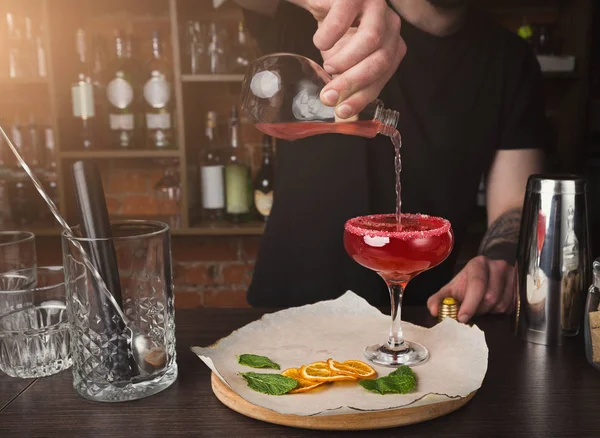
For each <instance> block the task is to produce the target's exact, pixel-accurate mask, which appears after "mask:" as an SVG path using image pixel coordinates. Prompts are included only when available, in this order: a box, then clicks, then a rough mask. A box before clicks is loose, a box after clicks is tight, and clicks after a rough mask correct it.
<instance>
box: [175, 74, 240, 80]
mask: <svg viewBox="0 0 600 438" xmlns="http://www.w3.org/2000/svg"><path fill="white" fill-rule="evenodd" d="M243 80H244V75H233V74H231V75H229V74H227V75H221V74H214V75H213V74H207V75H182V76H181V81H182V82H242V81H243Z"/></svg>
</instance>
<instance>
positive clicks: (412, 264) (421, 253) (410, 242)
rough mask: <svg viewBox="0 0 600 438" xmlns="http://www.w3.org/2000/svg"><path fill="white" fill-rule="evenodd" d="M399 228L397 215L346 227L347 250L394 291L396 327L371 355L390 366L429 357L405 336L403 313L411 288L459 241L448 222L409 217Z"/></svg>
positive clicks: (366, 219)
mask: <svg viewBox="0 0 600 438" xmlns="http://www.w3.org/2000/svg"><path fill="white" fill-rule="evenodd" d="M401 223H402V225H400V226H398V223H397V220H396V216H395V215H394V214H383V215H374V216H361V217H357V218H354V219H350V220H349V221H348V222H346V226H345V228H344V246H345V247H346V251H347V252H348V254H349V255H350V256H351V257H352V258H353V259H354V260H355V261H356V262H357V263H359V264H361V265H362V266H364V267H366V268H369V269H372V270H373V271H375V272H377V273H378V274H379V275H380V276H381V277H382V278H383V279H384V280H385V282H386V284H387V285H388V288H389V290H390V298H391V302H392V326H391V328H390V335H389V339H388V341H387V342H386V343H385V344H384V345H371V346H369V347H367V348H366V349H365V356H366V357H367V358H368V359H369V360H371V361H372V362H374V363H377V364H379V365H387V366H399V365H416V364H418V363H421V362H424V361H426V360H427V358H428V357H429V352H428V351H427V349H426V348H425V347H424V346H422V345H420V344H417V343H416V342H408V341H405V340H404V338H403V337H402V327H401V318H400V309H401V306H402V294H403V292H404V288H405V287H406V284H407V283H408V282H409V281H410V280H411V279H412V278H414V277H415V276H416V275H418V274H420V273H421V272H423V271H426V270H427V269H431V268H433V267H434V266H437V265H439V264H440V263H441V262H443V261H444V260H445V259H446V257H448V255H449V254H450V252H451V251H452V246H453V243H454V236H453V234H452V228H451V227H450V222H448V221H447V220H446V219H442V218H438V217H433V216H426V215H412V214H403V215H402V217H401Z"/></svg>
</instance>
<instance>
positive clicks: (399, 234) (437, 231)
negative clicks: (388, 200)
mask: <svg viewBox="0 0 600 438" xmlns="http://www.w3.org/2000/svg"><path fill="white" fill-rule="evenodd" d="M394 216H395V214H393V213H388V214H372V215H367V216H357V217H354V218H352V219H349V220H348V221H347V222H346V225H345V226H344V229H345V230H346V231H347V232H349V233H352V234H354V235H357V236H361V237H362V236H369V237H392V238H394V239H403V240H409V239H422V238H427V237H437V236H441V235H442V234H446V233H448V232H449V231H450V229H451V226H450V221H448V220H447V219H444V218H441V217H437V216H429V215H426V214H410V213H402V214H401V218H407V219H416V220H419V219H425V220H433V225H435V222H438V223H439V227H437V228H432V229H430V230H426V231H375V230H372V229H369V228H365V227H362V226H360V225H356V222H357V221H358V220H359V219H360V220H370V219H380V218H386V217H394Z"/></svg>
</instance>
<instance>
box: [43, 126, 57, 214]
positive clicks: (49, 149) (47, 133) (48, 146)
mask: <svg viewBox="0 0 600 438" xmlns="http://www.w3.org/2000/svg"><path fill="white" fill-rule="evenodd" d="M44 144H45V148H44V149H45V152H46V169H45V171H46V172H45V183H46V184H45V185H46V191H47V193H48V196H50V199H52V201H53V202H54V204H55V205H56V206H57V207H58V163H57V160H56V144H55V143H54V129H52V128H50V127H47V128H46V129H45V130H44ZM48 211H49V210H48Z"/></svg>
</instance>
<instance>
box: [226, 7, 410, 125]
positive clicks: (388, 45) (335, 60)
mask: <svg viewBox="0 0 600 438" xmlns="http://www.w3.org/2000/svg"><path fill="white" fill-rule="evenodd" d="M279 1H283V0H236V2H237V3H238V4H239V5H240V6H241V7H243V8H246V9H248V10H251V11H254V12H258V13H262V14H265V15H270V16H274V15H275V14H276V12H277V7H278V5H279ZM288 1H289V2H290V3H294V4H295V5H297V6H300V7H302V8H304V9H306V10H307V11H309V12H310V13H311V14H312V15H313V16H314V17H315V19H316V20H317V22H318V24H319V28H318V30H317V32H316V33H315V34H314V37H313V42H314V44H315V46H316V47H317V48H318V49H319V50H320V51H321V55H322V56H323V61H324V62H323V67H324V68H325V70H326V71H327V72H328V73H329V74H331V75H334V76H335V78H334V79H333V80H332V81H331V82H330V83H329V84H328V85H327V86H326V87H325V88H323V90H322V91H321V100H322V101H323V103H324V104H325V105H329V106H335V107H336V114H337V115H338V117H340V118H342V119H346V118H349V117H351V116H353V115H355V114H358V113H359V112H360V111H361V110H362V109H363V108H364V107H365V106H366V105H367V104H368V103H369V102H372V101H373V100H375V99H376V98H377V96H378V95H379V92H380V91H381V90H382V89H383V87H384V86H385V84H386V83H387V81H388V80H389V79H390V78H391V77H392V75H393V74H394V72H395V71H396V68H397V67H398V65H399V64H400V61H401V60H402V58H403V57H404V55H405V54H406V45H405V44H404V41H403V40H402V38H401V37H400V18H399V17H398V15H397V14H396V13H394V12H393V11H392V10H391V9H390V8H389V7H388V6H387V3H386V2H385V1H383V0H288Z"/></svg>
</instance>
